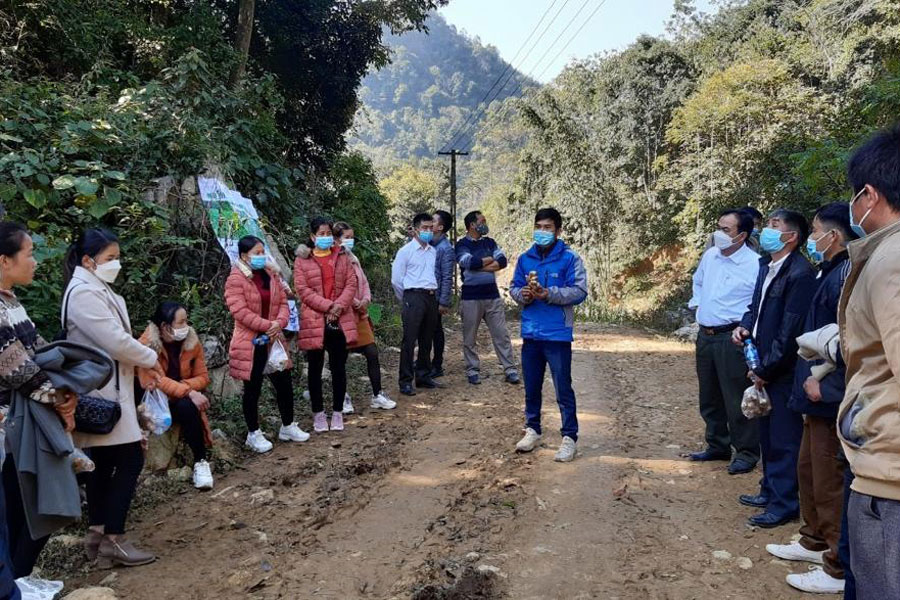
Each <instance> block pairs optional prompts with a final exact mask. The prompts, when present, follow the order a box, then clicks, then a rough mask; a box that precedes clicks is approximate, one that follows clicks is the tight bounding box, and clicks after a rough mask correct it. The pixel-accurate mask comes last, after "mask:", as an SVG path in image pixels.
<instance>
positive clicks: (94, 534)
mask: <svg viewBox="0 0 900 600" xmlns="http://www.w3.org/2000/svg"><path fill="white" fill-rule="evenodd" d="M102 539H103V534H102V533H100V532H99V531H94V530H93V529H88V530H87V533H86V534H84V540H83V541H82V542H81V543H82V544H84V551H85V553H86V554H87V557H88V560H96V558H97V552H98V551H99V550H100V541H101V540H102Z"/></svg>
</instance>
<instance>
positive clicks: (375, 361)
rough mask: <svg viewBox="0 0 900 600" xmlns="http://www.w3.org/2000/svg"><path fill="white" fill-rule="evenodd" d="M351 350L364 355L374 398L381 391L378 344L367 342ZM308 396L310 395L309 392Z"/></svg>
mask: <svg viewBox="0 0 900 600" xmlns="http://www.w3.org/2000/svg"><path fill="white" fill-rule="evenodd" d="M352 352H356V353H357V354H362V355H363V356H365V357H366V369H367V370H368V372H369V383H371V384H372V397H373V398H374V397H375V396H377V395H378V394H380V393H381V392H382V391H383V388H382V387H381V360H380V359H379V358H378V346H377V345H375V344H368V345H366V346H362V347H360V348H354V349H353V350H352ZM310 397H312V394H311V393H310Z"/></svg>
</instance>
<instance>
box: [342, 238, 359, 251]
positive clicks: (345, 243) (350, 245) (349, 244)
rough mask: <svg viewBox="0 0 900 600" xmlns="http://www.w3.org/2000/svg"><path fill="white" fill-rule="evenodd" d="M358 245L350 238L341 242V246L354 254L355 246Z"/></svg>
mask: <svg viewBox="0 0 900 600" xmlns="http://www.w3.org/2000/svg"><path fill="white" fill-rule="evenodd" d="M355 245H356V240H354V239H353V238H350V239H349V240H343V241H341V246H343V247H344V248H346V249H347V251H348V252H353V246H355Z"/></svg>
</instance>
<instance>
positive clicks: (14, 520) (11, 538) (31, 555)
mask: <svg viewBox="0 0 900 600" xmlns="http://www.w3.org/2000/svg"><path fill="white" fill-rule="evenodd" d="M3 490H4V492H5V504H6V510H5V511H4V512H5V514H6V519H5V522H4V524H3V528H4V529H5V531H6V536H5V537H6V539H7V542H8V544H9V546H8V552H9V559H10V562H9V563H8V564H9V565H12V575H13V578H14V579H18V578H19V577H27V576H28V575H31V571H32V570H33V569H34V565H35V563H37V559H38V556H40V554H41V551H42V550H43V549H44V546H46V545H47V540H49V539H50V536H49V535H48V536H45V537H42V538H40V539H37V540H34V539H31V531H30V530H29V529H28V523H27V522H26V521H25V506H24V504H22V490H21V488H20V487H19V475H18V473H17V472H16V465H15V463H14V462H13V458H12V455H7V456H6V460H5V461H4V462H3ZM2 588H3V585H2V584H0V589H2ZM2 597H3V596H2V594H0V598H2Z"/></svg>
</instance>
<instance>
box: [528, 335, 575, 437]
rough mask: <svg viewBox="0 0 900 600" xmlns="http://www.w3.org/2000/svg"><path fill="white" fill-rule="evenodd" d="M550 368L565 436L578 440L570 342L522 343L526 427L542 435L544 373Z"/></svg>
mask: <svg viewBox="0 0 900 600" xmlns="http://www.w3.org/2000/svg"><path fill="white" fill-rule="evenodd" d="M547 365H550V377H551V378H552V379H553V387H554V388H555V389H556V403H557V404H559V412H560V416H561V417H562V429H561V430H560V431H561V433H562V434H563V435H564V436H568V437H570V438H572V439H573V440H575V441H578V417H576V416H575V390H573V389H572V343H571V342H547V341H543V340H529V339H526V340H523V342H522V374H523V376H524V383H525V426H526V427H531V428H532V429H534V430H535V431H536V432H538V433H541V404H542V403H543V397H542V388H543V387H544V373H545V372H546V369H547Z"/></svg>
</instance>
